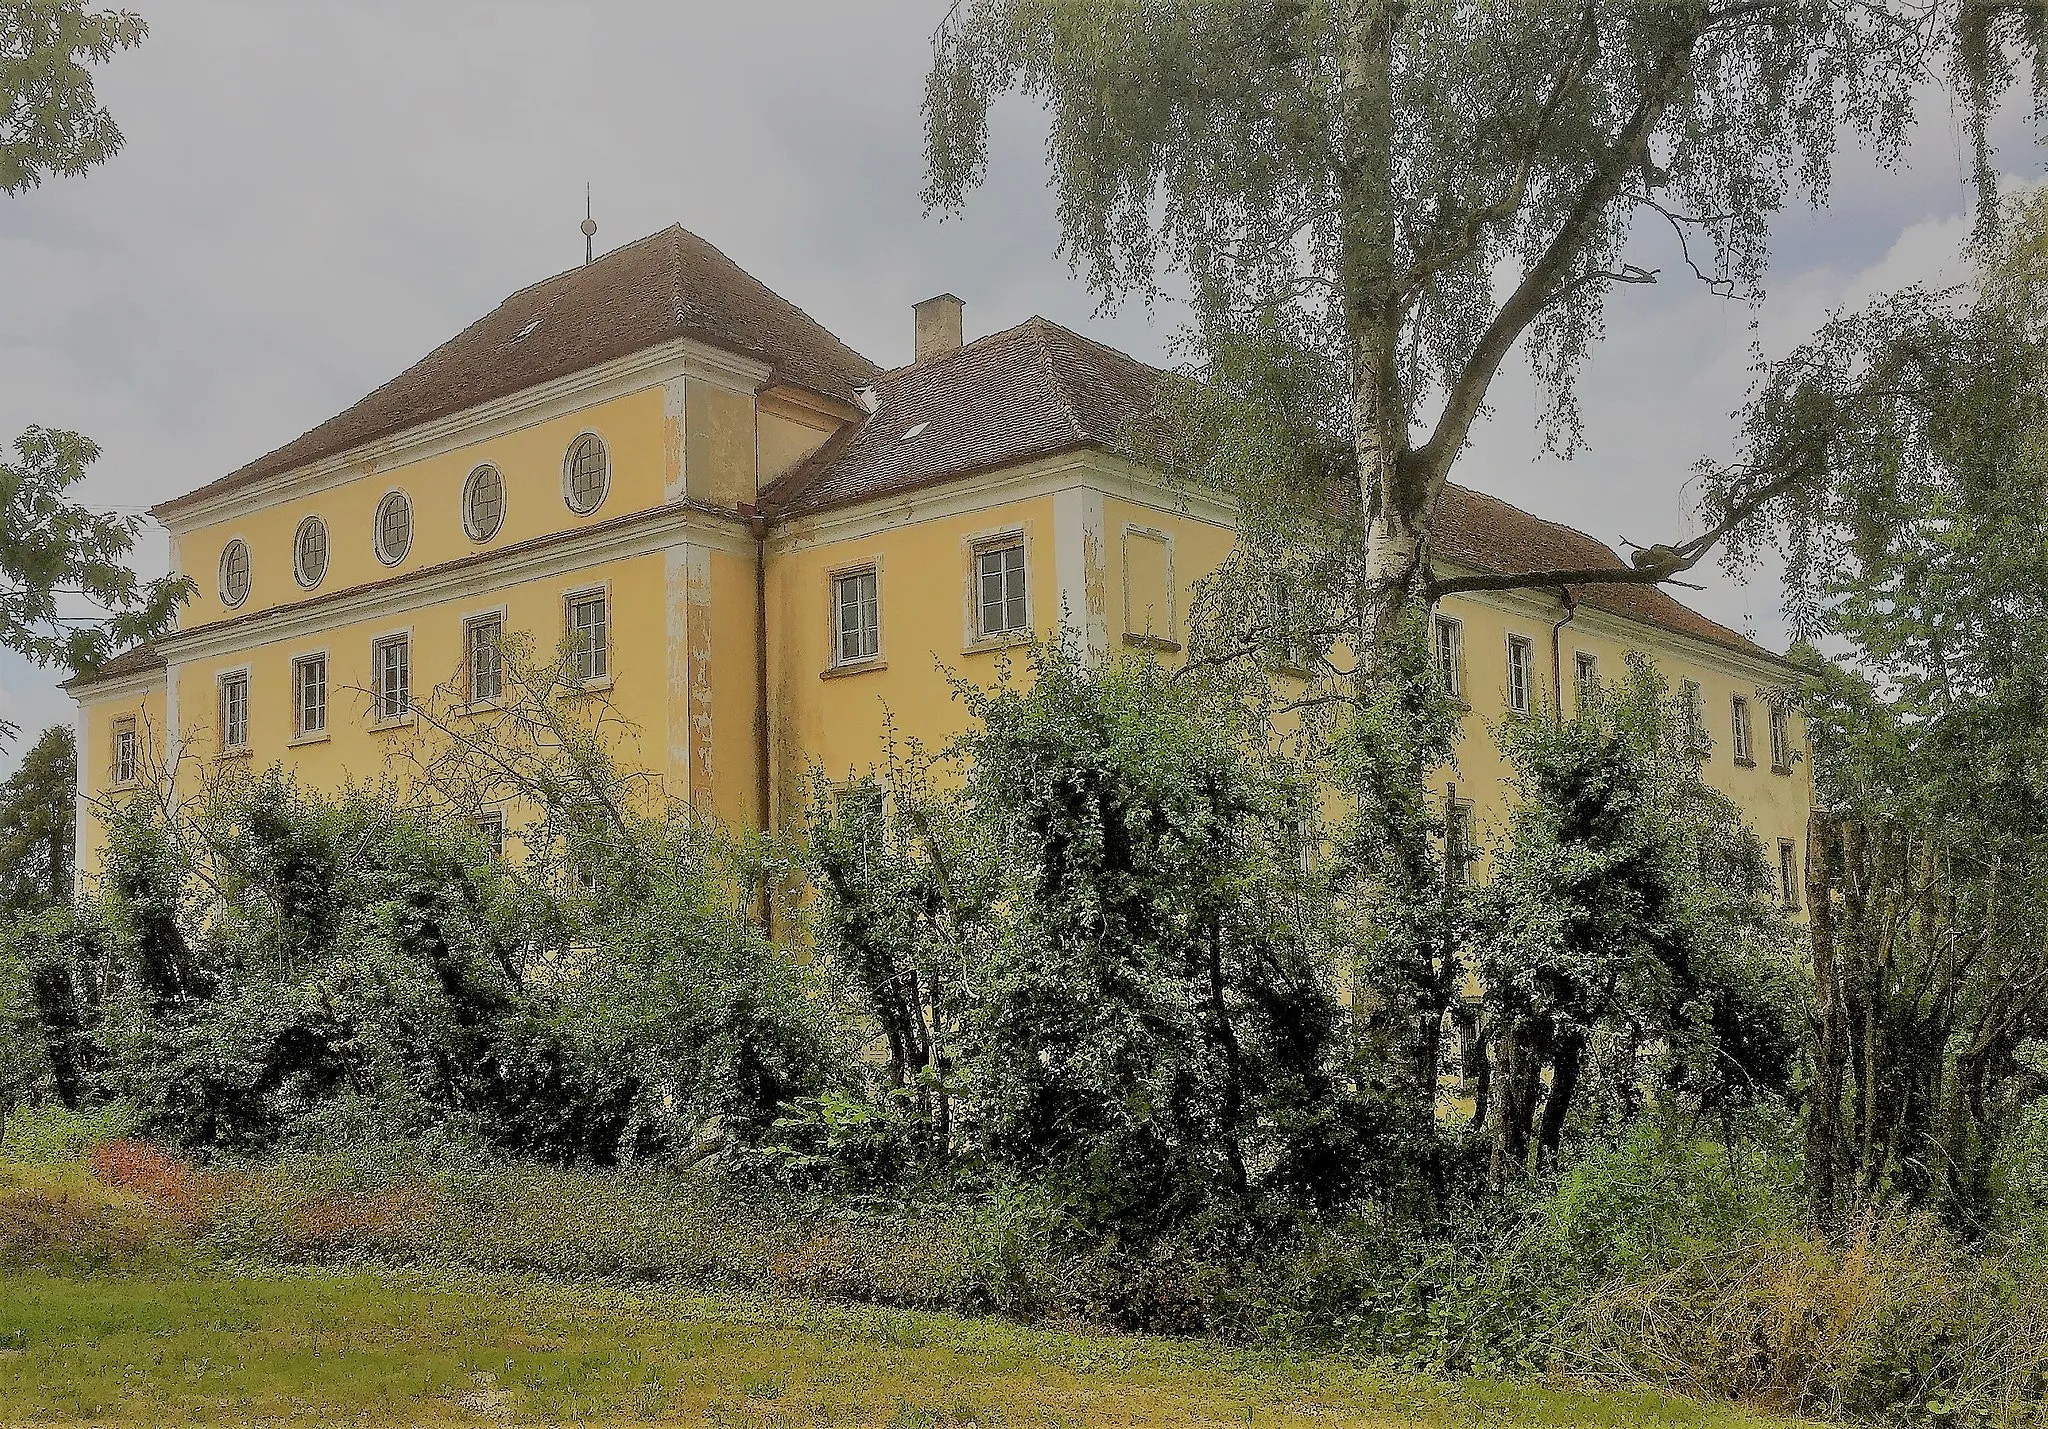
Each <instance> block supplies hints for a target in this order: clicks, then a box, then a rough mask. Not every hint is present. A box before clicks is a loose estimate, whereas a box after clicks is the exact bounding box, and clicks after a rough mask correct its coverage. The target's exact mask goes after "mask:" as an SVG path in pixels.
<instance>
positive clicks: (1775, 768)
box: [1771, 764, 1792, 774]
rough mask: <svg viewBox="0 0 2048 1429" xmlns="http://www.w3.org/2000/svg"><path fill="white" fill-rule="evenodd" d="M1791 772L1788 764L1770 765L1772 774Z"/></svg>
mask: <svg viewBox="0 0 2048 1429" xmlns="http://www.w3.org/2000/svg"><path fill="white" fill-rule="evenodd" d="M1791 772H1792V766H1791V765H1789V764H1773V765H1772V766H1771V773H1773V774H1790V773H1791Z"/></svg>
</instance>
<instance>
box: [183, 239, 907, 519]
mask: <svg viewBox="0 0 2048 1429" xmlns="http://www.w3.org/2000/svg"><path fill="white" fill-rule="evenodd" d="M536 321H537V325H535V326H532V328H531V331H528V327H529V325H530V324H535V323H536ZM677 338H693V339H695V340H697V341H700V342H704V343H708V344H709V345H711V346H712V347H716V348H719V349H721V350H723V351H726V352H733V353H737V354H739V355H741V356H745V357H752V358H756V359H758V360H760V361H762V362H765V363H767V364H769V366H770V367H772V368H773V369H774V375H773V378H772V380H773V381H776V382H780V383H786V384H789V385H791V386H795V387H802V388H807V389H809V390H811V391H814V392H819V393H823V394H824V395H826V396H829V397H835V398H838V399H839V400H840V401H843V402H849V403H851V402H853V401H855V400H856V392H857V389H858V388H859V387H860V386H861V384H863V383H865V382H868V381H869V380H871V379H872V378H873V377H874V376H875V374H876V373H877V372H878V371H879V370H880V369H879V368H877V367H876V366H875V365H874V364H873V363H872V362H870V361H868V360H867V359H866V358H865V357H862V356H861V355H860V354H859V353H857V352H855V351H854V350H853V349H852V348H850V347H848V346H847V345H846V344H845V343H843V342H841V341H840V340H839V339H838V338H836V337H834V336H833V335H832V334H831V333H829V332H827V331H825V329H824V328H822V327H820V326H819V325H818V324H817V323H816V322H815V321H813V320H812V319H811V318H810V317H809V316H808V315H807V314H805V313H804V312H803V311H801V310H800V309H798V308H796V307H795V306H793V305H792V304H790V303H789V302H787V301H786V300H784V299H783V298H781V297H778V296H777V295H776V294H774V293H772V292H770V291H769V290H768V289H767V288H765V287H763V286H762V285H761V284H760V283H759V282H758V281H756V280H755V279H754V278H753V277H751V276H750V275H749V274H747V273H746V272H745V271H744V270H742V269H741V268H740V267H739V265H738V264H736V263H734V262H733V261H732V260H731V259H730V258H728V257H726V256H725V255H724V254H723V253H721V252H719V251H718V250H717V249H716V248H714V247H712V246H711V245H710V244H709V243H706V242H705V241H704V240H703V239H701V238H699V237H697V235H695V234H694V233H690V232H688V231H686V230H685V229H682V228H680V227H673V228H665V229H663V230H662V231H661V232H659V233H656V234H652V235H650V236H649V237H646V238H642V239H639V240H638V241H636V242H633V243H628V244H626V245H625V246H624V247H621V248H615V249H613V250H612V251H611V252H609V253H607V254H605V255H604V256H603V257H601V258H599V259H597V260H596V261H595V262H593V263H591V264H589V265H588V266H585V267H580V268H571V269H570V270H569V271H568V272H566V273H557V274H556V275H555V276H554V277H552V278H547V279H544V280H543V281H541V282H538V283H535V284H533V285H532V286H531V287H527V288H522V289H520V290H519V291H518V292H516V293H514V294H513V295H512V296H511V297H509V298H507V299H505V301H504V302H502V303H500V304H499V305H498V307H497V308H496V310H495V311H493V312H492V313H490V314H489V315H488V316H487V317H484V318H482V319H480V320H479V321H477V322H474V323H472V324H470V326H469V327H467V328H465V329H463V331H462V332H461V333H459V334H457V335H456V336H455V337H453V338H451V339H449V340H448V341H447V342H445V343H443V344H441V346H439V347H437V348H435V349H434V350H433V351H432V352H430V353H428V354H427V355H426V356H425V357H423V358H421V359H420V360H419V361H418V362H416V363H414V364H413V365H412V366H411V367H409V368H407V369H406V370H405V371H404V372H401V373H399V374H398V376H396V377H394V378H392V379H391V380H390V381H389V382H386V383H385V384H384V385H383V386H381V387H379V388H377V389H376V391H374V392H372V393H370V394H369V395H368V396H367V397H364V398H363V399H362V400H361V401H360V402H357V403H356V404H355V405H354V406H352V407H350V408H349V409H348V410H347V411H345V412H343V413H341V414H340V415H339V416H336V417H332V418H330V419H329V420H327V421H325V422H322V423H321V424H320V425H319V426H317V427H315V428H313V430H311V431H310V432H307V433H306V434H305V435H303V436H301V437H299V438H297V439H296V440H294V441H291V442H287V443H286V444H285V445H284V446H281V447H279V448H278V449H277V450H276V451H273V452H271V453H270V454H268V455H267V456H262V457H258V458H257V459H256V460H255V461H252V462H250V463H249V464H248V465H247V466H245V467H242V468H241V469H240V470H239V471H235V472H231V473H229V474H228V475H227V476H224V477H221V478H220V479H218V480H217V481H213V482H210V483H208V484H207V485H205V486H202V487H200V488H199V489H198V490H196V491H191V492H187V493H186V494H185V495H183V496H180V497H177V498H175V499H174V500H171V501H167V502H164V503H163V504H162V505H160V506H157V507H155V508H154V514H158V515H164V514H169V513H174V512H176V511H178V510H180V509H182V508H184V507H186V506H189V505H191V504H193V503H194V502H197V501H201V500H204V499H206V498H208V497H212V496H218V495H220V494H222V493H224V492H228V491H233V490H235V489H236V488H237V487H241V486H245V485H247V484H249V483H250V482H253V481H257V480H259V479H261V478H263V477H266V476H272V475H276V474H278V473H280V472H286V471H290V470H292V469H293V468H294V467H300V466H305V465H307V464H309V463H311V462H315V461H319V460H320V459H322V458H324V457H330V456H333V455H335V454H337V453H339V452H344V451H347V450H349V449H350V448H352V447H357V446H361V445H362V444H364V443H365V442H371V441H375V440H377V439H378V438H380V437H387V436H390V435H392V434H393V433H396V432H401V431H404V430H405V429H406V428H408V427H415V426H418V425H420V424H421V423H423V422H430V421H433V420H434V419H436V418H438V417H445V416H447V415H449V414H450V413H453V412H459V411H462V410H464V409H465V408H468V407H474V406H477V405H479V404H480V403H484V402H488V401H491V400H493V399H495V398H498V397H503V396H507V395H509V394H511V393H513V392H518V391H522V390H524V389H526V388H528V387H535V386H538V385H540V384H541V383H544V382H548V381H552V380H553V379H555V378H558V377H564V376H567V375H568V374H570V373H573V372H580V371H583V370H585V369H586V368H591V367H595V366H597V365H598V364H600V363H603V362H609V361H612V360H613V359H615V358H620V357H625V356H627V355H629V354H631V353H634V352H639V351H642V350H643V349H645V348H649V347H654V346H656V345H658V344H660V343H664V342H670V341H673V340H675V339H677Z"/></svg>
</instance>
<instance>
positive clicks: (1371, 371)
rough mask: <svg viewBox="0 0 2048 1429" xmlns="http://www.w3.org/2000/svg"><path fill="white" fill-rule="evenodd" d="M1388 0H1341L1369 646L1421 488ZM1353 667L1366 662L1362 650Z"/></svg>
mask: <svg viewBox="0 0 2048 1429" xmlns="http://www.w3.org/2000/svg"><path fill="white" fill-rule="evenodd" d="M1399 8H1400V7H1399V6H1398V5H1396V4H1394V3H1392V0H1345V3H1344V11H1343V26H1344V34H1343V40H1342V51H1341V59H1342V64H1343V73H1344V125H1345V140H1346V143H1345V152H1344V164H1343V167H1342V169H1341V170H1340V175H1339V182H1340V190H1341V191H1340V195H1339V199H1340V202H1341V204H1342V211H1343V235H1344V250H1343V256H1342V265H1343V271H1342V275H1341V277H1342V282H1343V288H1344V318H1345V328H1346V338H1347V342H1348V344H1349V349H1350V351H1349V357H1350V369H1351V373H1350V375H1351V425H1352V442H1353V446H1354V451H1355V455H1356V458H1357V463H1358V491H1359V500H1360V503H1361V510H1362V514H1363V515H1364V516H1365V517H1366V518H1367V519H1368V520H1369V522H1370V527H1369V531H1368V535H1367V546H1366V561H1365V566H1366V589H1365V591H1364V592H1363V593H1362V597H1361V602H1362V609H1361V610H1360V612H1359V617H1360V639H1361V640H1363V641H1365V642H1366V643H1367V645H1368V647H1369V648H1370V647H1371V646H1375V645H1377V644H1378V643H1379V640H1380V638H1381V637H1383V636H1385V635H1386V634H1388V633H1389V632H1390V631H1391V630H1392V629H1393V628H1394V626H1395V624H1396V623H1397V622H1398V620H1399V618H1400V612H1401V610H1402V608H1403V606H1404V605H1406V603H1407V602H1408V601H1409V600H1410V599H1412V598H1413V596H1414V594H1415V591H1416V587H1417V583H1418V577H1419V570H1420V561H1421V554H1422V538H1423V522H1424V519H1425V516H1426V513H1425V512H1424V510H1423V505H1424V503H1423V501H1422V499H1421V495H1422V493H1421V492H1420V491H1411V490H1410V489H1409V487H1410V486H1411V485H1412V483H1409V482H1405V481H1404V480H1403V479H1402V464H1401V454H1402V451H1403V450H1404V448H1405V447H1406V444H1407V437H1408V416H1407V404H1406V402H1405V401H1404V400H1403V397H1402V391H1401V372H1400V337H1401V316H1402V297H1401V291H1400V275H1399V269H1398V266H1397V259H1396V249H1395V242H1394V236H1395V228H1394V225H1395V217H1396V215H1395V213H1394V31H1395V26H1396V24H1397V23H1398V13H1399ZM1359 663H1360V667H1361V670H1368V671H1369V669H1370V667H1371V666H1372V664H1373V663H1374V662H1373V661H1372V660H1371V659H1369V658H1362V659H1361V660H1360V662H1359Z"/></svg>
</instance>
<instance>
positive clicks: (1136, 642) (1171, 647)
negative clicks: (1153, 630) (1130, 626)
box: [1124, 631, 1180, 655]
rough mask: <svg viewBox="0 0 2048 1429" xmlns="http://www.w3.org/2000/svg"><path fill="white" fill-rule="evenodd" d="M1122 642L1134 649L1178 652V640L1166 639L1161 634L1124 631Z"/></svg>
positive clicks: (1170, 653) (1169, 652)
mask: <svg viewBox="0 0 2048 1429" xmlns="http://www.w3.org/2000/svg"><path fill="white" fill-rule="evenodd" d="M1124 644H1126V645H1129V646H1130V647H1132V648H1133V649H1136V650H1157V651H1158V652H1159V653H1160V654H1162V655H1178V654H1179V653H1180V642H1179V641H1178V640H1168V639H1167V638H1166V637H1165V636H1163V635H1140V634H1137V633H1136V632H1134V631H1125V632H1124Z"/></svg>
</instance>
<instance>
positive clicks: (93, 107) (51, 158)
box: [0, 0, 149, 194]
mask: <svg viewBox="0 0 2048 1429" xmlns="http://www.w3.org/2000/svg"><path fill="white" fill-rule="evenodd" d="M148 33H149V27H148V26H147V25H145V24H144V23H143V21H142V17H141V16H139V15H135V14H132V13H130V12H127V11H114V10H88V9H87V8H86V6H85V5H84V4H83V3H82V2H81V0H6V3H5V4H0V98H4V99H5V101H6V104H5V112H4V115H0V193H6V194H15V193H20V192H22V191H23V190H25V189H32V188H34V187H35V186H36V185H37V184H39V183H41V182H42V181H43V176H44V175H45V174H82V173H84V172H85V171H86V170H88V169H90V168H92V167H94V166H95V165H97V164H103V163H105V162H106V161H107V160H108V159H111V158H112V157H113V156H114V154H115V153H116V152H117V151H118V150H119V149H120V147H121V143H122V137H121V130H120V129H119V127H118V126H116V125H115V123H114V119H113V116H112V115H110V114H108V113H107V111H106V110H105V109H104V108H102V107H101V106H100V103H99V99H98V97H97V96H96V95H95V94H94V93H93V79H92V71H91V70H90V69H89V68H87V66H89V65H95V64H105V63H106V62H107V61H108V60H110V59H112V58H113V57H114V56H115V55H116V54H117V53H119V52H120V51H122V50H129V49H133V48H135V46H137V45H139V44H141V43H142V38H143V36H144V35H146V34H148Z"/></svg>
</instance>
